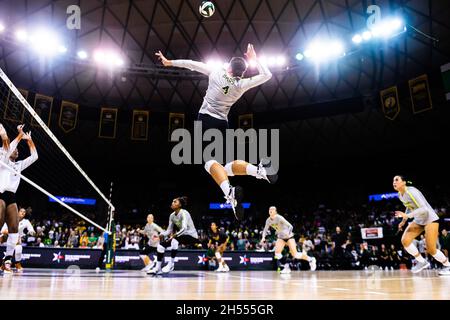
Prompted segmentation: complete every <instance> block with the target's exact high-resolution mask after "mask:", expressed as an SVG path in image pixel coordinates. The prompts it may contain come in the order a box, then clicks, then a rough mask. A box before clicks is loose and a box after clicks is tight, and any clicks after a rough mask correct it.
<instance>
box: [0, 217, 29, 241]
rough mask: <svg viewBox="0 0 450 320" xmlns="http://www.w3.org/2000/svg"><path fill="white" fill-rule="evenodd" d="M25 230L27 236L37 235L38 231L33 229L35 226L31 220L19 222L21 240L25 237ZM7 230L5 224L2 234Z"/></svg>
mask: <svg viewBox="0 0 450 320" xmlns="http://www.w3.org/2000/svg"><path fill="white" fill-rule="evenodd" d="M25 229H26V230H27V233H26V234H35V233H36V231H35V230H34V228H33V225H32V224H31V222H30V220H28V219H22V220H20V221H19V237H20V238H22V237H23V236H24V235H25ZM7 230H8V226H7V225H6V223H5V224H4V225H3V227H2V230H1V231H0V232H1V233H3V232H4V231H7Z"/></svg>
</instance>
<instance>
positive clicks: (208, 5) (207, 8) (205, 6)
mask: <svg viewBox="0 0 450 320" xmlns="http://www.w3.org/2000/svg"><path fill="white" fill-rule="evenodd" d="M198 11H199V12H200V14H201V15H202V16H204V17H205V18H209V17H211V16H212V15H213V14H214V12H215V11H216V8H215V6H214V3H212V2H211V1H203V2H202V4H201V5H200V7H199V8H198Z"/></svg>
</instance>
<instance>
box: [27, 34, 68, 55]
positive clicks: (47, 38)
mask: <svg viewBox="0 0 450 320" xmlns="http://www.w3.org/2000/svg"><path fill="white" fill-rule="evenodd" d="M29 41H30V45H31V48H32V49H33V50H35V51H36V52H37V53H38V54H40V55H46V56H52V55H55V54H57V53H58V52H60V53H64V52H63V51H64V50H62V49H63V46H62V45H61V44H60V43H59V40H58V37H57V36H56V35H55V34H54V33H53V32H51V31H48V30H38V31H36V32H35V33H33V34H32V35H31V36H30V37H29ZM64 49H65V47H64ZM65 50H66V51H67V49H65Z"/></svg>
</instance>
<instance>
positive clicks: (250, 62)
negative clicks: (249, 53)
mask: <svg viewBox="0 0 450 320" xmlns="http://www.w3.org/2000/svg"><path fill="white" fill-rule="evenodd" d="M248 65H249V67H250V68H255V67H256V60H250V61H249V63H248Z"/></svg>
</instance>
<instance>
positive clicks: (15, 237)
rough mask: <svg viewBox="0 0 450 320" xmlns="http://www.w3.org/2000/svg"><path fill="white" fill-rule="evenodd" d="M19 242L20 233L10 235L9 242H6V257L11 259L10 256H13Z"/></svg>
mask: <svg viewBox="0 0 450 320" xmlns="http://www.w3.org/2000/svg"><path fill="white" fill-rule="evenodd" d="M18 241H19V234H18V233H10V234H8V240H7V241H6V253H5V256H7V257H9V256H12V255H13V253H14V248H15V247H16V245H17V242H18Z"/></svg>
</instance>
